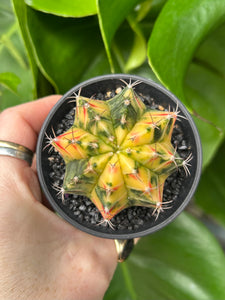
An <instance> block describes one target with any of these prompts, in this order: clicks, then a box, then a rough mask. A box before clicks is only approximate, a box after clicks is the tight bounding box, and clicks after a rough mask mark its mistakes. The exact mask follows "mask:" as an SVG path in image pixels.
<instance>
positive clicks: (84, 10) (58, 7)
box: [25, 0, 97, 17]
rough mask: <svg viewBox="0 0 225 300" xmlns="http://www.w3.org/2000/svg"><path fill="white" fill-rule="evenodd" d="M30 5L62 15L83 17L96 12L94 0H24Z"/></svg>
mask: <svg viewBox="0 0 225 300" xmlns="http://www.w3.org/2000/svg"><path fill="white" fill-rule="evenodd" d="M25 2H26V4H28V5H30V6H31V7H33V8H35V9H37V10H40V11H43V12H46V13H51V14H54V15H58V16H63V17H85V16H89V15H94V14H96V13H97V9H96V3H95V0H76V1H71V0H57V1H55V0H25Z"/></svg>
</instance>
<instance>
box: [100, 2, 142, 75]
mask: <svg viewBox="0 0 225 300" xmlns="http://www.w3.org/2000/svg"><path fill="white" fill-rule="evenodd" d="M139 1H140V0H123V1H121V0H114V1H111V0H97V11H98V18H99V25H100V29H101V34H102V38H103V41H104V45H105V49H106V53H107V55H108V59H109V62H110V66H111V70H112V72H114V65H113V61H112V55H111V51H110V46H111V42H112V39H113V37H114V35H115V33H116V30H117V29H118V27H119V25H120V24H121V23H122V22H123V20H124V19H125V18H126V16H128V14H129V12H130V11H131V10H132V9H133V8H134V7H135V5H136V4H137V3H138V2H139ZM124 43H126V40H125V41H124Z"/></svg>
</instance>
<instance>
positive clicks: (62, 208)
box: [37, 74, 202, 239]
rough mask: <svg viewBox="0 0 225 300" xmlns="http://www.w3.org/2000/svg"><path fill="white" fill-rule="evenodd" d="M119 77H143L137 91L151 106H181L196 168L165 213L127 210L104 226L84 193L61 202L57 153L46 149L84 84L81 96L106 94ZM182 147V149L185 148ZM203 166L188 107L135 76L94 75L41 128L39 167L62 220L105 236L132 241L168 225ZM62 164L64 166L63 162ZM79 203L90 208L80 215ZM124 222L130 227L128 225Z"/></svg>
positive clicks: (192, 189) (118, 82) (184, 131)
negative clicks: (56, 176) (54, 164)
mask: <svg viewBox="0 0 225 300" xmlns="http://www.w3.org/2000/svg"><path fill="white" fill-rule="evenodd" d="M120 79H123V80H125V81H126V82H129V81H130V80H131V82H134V81H137V80H140V81H141V83H140V84H138V85H136V86H135V91H136V92H137V93H138V94H140V95H142V96H143V97H144V99H145V100H144V102H145V104H147V105H148V104H149V105H155V106H156V107H157V106H159V105H160V107H161V106H162V107H164V108H165V109H168V108H169V107H170V109H175V108H176V107H177V105H178V107H179V111H180V115H181V116H183V117H184V118H180V120H177V121H176V124H178V126H179V128H180V129H181V131H182V134H183V139H184V140H185V141H186V148H187V151H188V152H189V153H190V152H191V153H192V156H193V158H192V160H191V162H190V164H191V166H190V167H189V171H190V176H186V177H184V178H182V184H180V186H179V187H176V186H174V187H173V189H174V190H175V191H176V197H175V198H176V200H174V202H173V205H172V207H171V208H170V209H168V210H165V211H163V212H161V213H160V215H159V217H158V219H157V220H156V218H155V217H154V216H152V209H151V208H137V207H135V208H133V207H131V208H128V209H126V210H124V211H122V212H120V213H119V214H118V216H116V217H115V218H117V219H115V220H117V222H119V223H121V224H119V225H118V227H117V228H116V229H112V228H110V227H109V226H103V225H99V223H100V222H97V221H96V222H92V221H93V218H95V219H96V220H97V219H98V218H99V213H98V212H96V216H93V212H94V211H95V207H94V208H93V206H94V204H92V203H88V207H85V205H86V204H85V203H86V202H85V201H86V200H85V199H84V197H77V196H76V197H75V199H74V200H68V202H69V204H68V205H65V204H63V203H62V201H61V199H60V197H59V195H57V194H58V193H57V191H56V190H55V189H54V187H53V181H54V178H52V174H53V173H54V172H52V169H51V167H50V166H49V165H50V163H49V162H50V160H51V158H50V157H51V155H52V154H49V152H48V150H47V149H44V148H45V147H46V134H47V135H51V134H52V128H53V129H54V131H57V130H58V131H60V128H59V127H60V126H61V125H60V126H59V124H61V120H62V119H63V118H64V117H65V116H66V115H68V114H69V113H70V112H71V110H73V108H74V106H75V103H74V102H71V96H73V95H74V93H78V91H79V90H80V88H82V92H81V94H82V96H85V97H92V96H93V95H94V96H95V95H96V97H97V96H99V95H101V94H103V95H104V94H106V93H107V91H109V90H110V91H115V90H116V89H117V88H118V87H122V86H124V83H123V82H121V80H120ZM72 121H73V120H71V122H72ZM64 123H65V122H64ZM71 125H72V124H71ZM71 125H70V126H71ZM70 126H69V127H70ZM180 148H181V149H182V146H181V147H180ZM188 152H187V155H188ZM55 155H56V154H55ZM61 164H62V162H61ZM201 164H202V150H201V143H200V139H199V134H198V131H197V129H196V126H195V124H194V122H193V120H192V118H191V116H190V114H189V113H188V111H187V110H186V108H185V107H184V105H183V104H182V103H181V102H180V101H179V100H178V99H177V98H176V97H175V96H174V95H173V94H172V93H170V92H169V91H167V90H166V89H165V88H163V87H162V86H160V85H158V84H156V83H155V82H152V81H150V80H147V79H145V78H141V77H138V76H133V75H124V74H115V75H105V76H100V77H95V78H93V79H90V80H87V81H85V82H83V83H81V84H79V85H77V86H75V87H74V88H72V89H71V90H70V91H68V92H67V93H66V94H65V95H64V96H63V97H62V98H61V99H60V100H59V101H58V102H57V104H56V105H55V106H54V107H53V109H52V110H51V112H50V113H49V115H48V117H47V119H46V120H45V122H44V124H43V127H42V129H41V132H40V135H39V139H38V144H37V170H38V176H39V180H40V184H41V186H42V189H43V191H44V193H45V195H46V197H47V199H48V200H49V202H50V203H51V205H52V207H53V208H54V210H55V211H56V212H57V213H58V214H59V215H60V216H61V217H62V218H64V219H65V220H67V221H68V222H69V223H71V224H72V225H74V226H75V227H77V228H79V229H80V230H83V231H85V232H88V233H90V234H93V235H96V236H99V237H104V238H113V239H131V238H134V237H141V236H144V235H147V234H150V233H153V232H155V231H157V230H159V229H161V228H163V227H164V226H166V225H167V224H169V223H170V222H171V221H172V220H174V218H175V217H177V216H178V215H179V214H180V213H181V212H182V211H183V209H184V208H185V206H186V205H187V204H188V202H189V201H190V199H191V198H192V196H193V194H194V192H195V189H196V187H197V185H198V181H199V178H200V173H201ZM59 168H63V167H62V166H61V165H60V164H59ZM175 173H177V174H175V175H171V176H176V178H177V177H179V172H175ZM62 177H63V175H62ZM61 180H62V178H61ZM171 181H172V182H173V178H172V179H170V182H171ZM174 182H175V181H174ZM70 197H71V196H69V198H70ZM73 201H74V202H73ZM79 201H80V204H79ZM75 202H76V205H78V206H79V205H80V208H79V209H80V210H81V211H82V210H83V211H85V214H84V215H82V213H81V212H79V213H78V212H76V210H75V211H74V209H71V207H72V206H73V203H75ZM81 208H82V209H81ZM89 212H91V214H92V219H91V218H89V216H88V213H89ZM120 220H121V221H120ZM134 220H136V221H137V224H136V225H134V223H135V222H134ZM112 222H113V221H112ZM123 224H125V225H126V226H123Z"/></svg>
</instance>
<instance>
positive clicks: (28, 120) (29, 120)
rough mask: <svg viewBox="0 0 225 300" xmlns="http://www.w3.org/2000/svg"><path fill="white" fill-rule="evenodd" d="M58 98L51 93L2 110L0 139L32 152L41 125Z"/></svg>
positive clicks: (0, 115)
mask: <svg viewBox="0 0 225 300" xmlns="http://www.w3.org/2000/svg"><path fill="white" fill-rule="evenodd" d="M60 98H61V96H60V95H52V96H48V97H44V98H41V99H39V100H35V101H32V102H29V103H25V104H21V105H17V106H14V107H11V108H8V109H6V110H4V111H3V112H2V113H1V114H0V140H5V141H9V142H14V143H17V144H20V145H23V146H25V147H27V148H29V149H30V150H32V151H33V152H34V151H35V148H36V143H37V137H38V134H39V131H40V129H41V126H42V124H43V122H44V120H45V118H46V117H47V115H48V113H49V112H50V110H51V109H52V107H53V106H54V105H55V103H56V102H57V101H58V100H59V99H60Z"/></svg>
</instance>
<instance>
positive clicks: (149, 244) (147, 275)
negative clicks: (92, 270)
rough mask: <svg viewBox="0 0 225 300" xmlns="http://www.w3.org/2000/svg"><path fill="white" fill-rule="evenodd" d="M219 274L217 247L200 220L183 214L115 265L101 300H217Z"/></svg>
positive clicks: (223, 270)
mask: <svg viewBox="0 0 225 300" xmlns="http://www.w3.org/2000/svg"><path fill="white" fill-rule="evenodd" d="M121 273H122V274H123V276H122V275H121ZM224 276H225V257H224V253H223V251H222V249H221V247H220V246H219V245H218V243H217V241H216V240H215V238H214V237H213V236H212V235H211V234H210V233H209V232H208V230H207V229H206V228H205V227H204V226H203V225H202V224H201V223H200V222H199V221H197V220H195V219H194V218H193V217H190V216H189V215H187V214H185V213H183V214H182V215H180V216H179V217H178V218H177V219H176V220H175V221H174V222H173V223H172V224H170V225H169V226H167V227H166V228H165V229H163V230H161V231H159V232H157V233H155V234H153V235H150V236H148V237H145V238H142V239H141V240H140V242H139V243H138V245H137V246H136V247H135V250H134V251H133V253H132V254H131V256H130V258H129V259H128V260H127V262H125V263H123V264H122V265H119V266H118V270H117V272H116V274H115V276H114V278H113V280H112V283H111V286H110V288H109V290H108V291H107V293H106V295H105V298H104V300H111V299H116V300H120V299H121V300H122V299H129V300H131V299H132V300H143V299H148V300H151V299H152V300H165V299H171V300H176V299H177V300H180V299H185V300H192V299H193V300H196V299H198V300H212V299H218V300H219V299H220V300H222V299H225V289H224ZM121 277H122V278H121ZM120 293H122V295H123V297H121V296H120ZM112 295H113V297H114V298H113V297H112Z"/></svg>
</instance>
